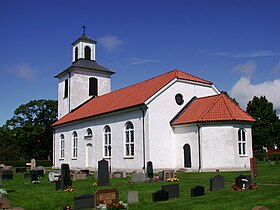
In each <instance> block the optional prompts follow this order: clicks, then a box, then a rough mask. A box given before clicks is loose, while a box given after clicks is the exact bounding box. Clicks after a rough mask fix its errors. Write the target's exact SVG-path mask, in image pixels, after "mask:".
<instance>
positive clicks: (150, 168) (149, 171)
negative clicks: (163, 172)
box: [147, 161, 154, 179]
mask: <svg viewBox="0 0 280 210" xmlns="http://www.w3.org/2000/svg"><path fill="white" fill-rule="evenodd" d="M147 177H148V178H150V179H151V178H154V170H153V163H152V161H149V162H147Z"/></svg>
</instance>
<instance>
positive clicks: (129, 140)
mask: <svg viewBox="0 0 280 210" xmlns="http://www.w3.org/2000/svg"><path fill="white" fill-rule="evenodd" d="M134 156H135V128H134V125H133V123H132V122H131V121H128V122H126V123H125V126H124V157H125V158H134Z"/></svg>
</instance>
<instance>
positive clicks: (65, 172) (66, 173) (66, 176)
mask: <svg viewBox="0 0 280 210" xmlns="http://www.w3.org/2000/svg"><path fill="white" fill-rule="evenodd" d="M58 182H60V189H61V190H63V189H66V188H67V187H68V186H71V185H72V181H71V176H70V169H69V165H68V164H61V177H60V180H59V181H58ZM58 185H59V184H58ZM57 187H58V186H57Z"/></svg>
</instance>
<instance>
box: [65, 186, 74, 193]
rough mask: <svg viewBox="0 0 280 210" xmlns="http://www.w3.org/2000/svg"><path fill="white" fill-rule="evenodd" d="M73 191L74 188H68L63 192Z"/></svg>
mask: <svg viewBox="0 0 280 210" xmlns="http://www.w3.org/2000/svg"><path fill="white" fill-rule="evenodd" d="M74 190H75V188H74V187H68V188H67V189H65V190H64V192H73V191H74Z"/></svg>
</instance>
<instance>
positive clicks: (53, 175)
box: [48, 172, 59, 182]
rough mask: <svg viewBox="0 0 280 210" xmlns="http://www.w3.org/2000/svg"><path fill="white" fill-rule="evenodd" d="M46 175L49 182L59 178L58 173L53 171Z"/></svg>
mask: <svg viewBox="0 0 280 210" xmlns="http://www.w3.org/2000/svg"><path fill="white" fill-rule="evenodd" d="M48 177H49V181H50V182H56V181H58V179H59V174H58V173H55V172H50V173H49V175H48Z"/></svg>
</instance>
